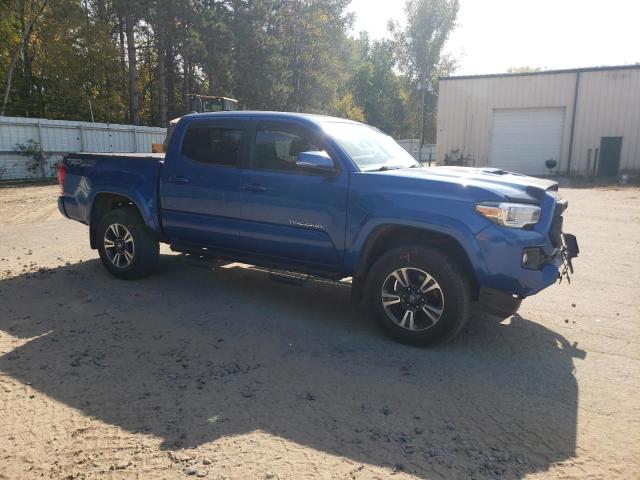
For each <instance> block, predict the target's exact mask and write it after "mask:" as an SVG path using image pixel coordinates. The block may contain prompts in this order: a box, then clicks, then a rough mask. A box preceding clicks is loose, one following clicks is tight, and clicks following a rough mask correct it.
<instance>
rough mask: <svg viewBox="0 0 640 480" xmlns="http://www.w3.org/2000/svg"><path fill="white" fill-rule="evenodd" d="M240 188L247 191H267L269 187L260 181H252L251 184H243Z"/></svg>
mask: <svg viewBox="0 0 640 480" xmlns="http://www.w3.org/2000/svg"><path fill="white" fill-rule="evenodd" d="M240 190H242V191H245V192H266V191H267V187H265V186H264V185H260V184H258V183H252V184H250V185H242V186H241V187H240Z"/></svg>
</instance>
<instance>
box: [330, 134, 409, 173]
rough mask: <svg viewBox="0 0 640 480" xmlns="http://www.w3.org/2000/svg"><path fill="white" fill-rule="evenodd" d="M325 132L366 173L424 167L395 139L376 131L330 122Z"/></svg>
mask: <svg viewBox="0 0 640 480" xmlns="http://www.w3.org/2000/svg"><path fill="white" fill-rule="evenodd" d="M323 128H324V131H325V132H327V133H328V134H329V135H330V136H331V137H332V138H333V139H334V140H335V141H336V142H337V143H338V145H340V146H341V147H342V148H343V149H344V150H345V151H346V152H347V154H348V155H349V156H350V157H351V158H352V160H353V161H354V162H355V163H356V164H357V165H358V168H359V169H360V170H362V171H364V172H370V171H373V170H391V169H396V168H410V167H418V166H420V163H419V162H418V161H417V160H416V159H415V158H413V157H412V156H411V154H410V153H409V152H407V151H406V150H405V149H404V148H402V147H401V146H400V145H399V144H398V143H397V142H396V141H395V140H394V139H393V138H391V137H390V136H388V135H385V134H384V133H382V132H380V131H378V130H376V129H375V128H372V127H369V126H367V125H362V124H357V123H342V122H327V123H325V124H324V125H323Z"/></svg>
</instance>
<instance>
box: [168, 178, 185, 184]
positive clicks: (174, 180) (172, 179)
mask: <svg viewBox="0 0 640 480" xmlns="http://www.w3.org/2000/svg"><path fill="white" fill-rule="evenodd" d="M169 182H170V183H189V179H188V178H185V177H169Z"/></svg>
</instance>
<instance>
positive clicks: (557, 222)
mask: <svg viewBox="0 0 640 480" xmlns="http://www.w3.org/2000/svg"><path fill="white" fill-rule="evenodd" d="M568 206H569V204H568V203H567V201H566V200H559V201H558V202H557V203H556V208H555V211H554V212H553V220H552V221H551V228H549V239H550V240H551V244H552V245H553V246H554V247H556V248H560V247H561V246H562V214H563V213H564V211H565V210H566V209H567V207H568Z"/></svg>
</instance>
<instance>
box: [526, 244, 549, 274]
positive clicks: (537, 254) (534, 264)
mask: <svg viewBox="0 0 640 480" xmlns="http://www.w3.org/2000/svg"><path fill="white" fill-rule="evenodd" d="M543 262H544V253H543V252H542V250H541V249H540V248H538V247H531V248H525V249H524V250H523V251H522V266H523V267H524V268H530V269H533V270H537V269H538V268H540V265H541V264H542V263H543Z"/></svg>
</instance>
